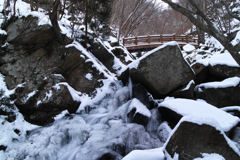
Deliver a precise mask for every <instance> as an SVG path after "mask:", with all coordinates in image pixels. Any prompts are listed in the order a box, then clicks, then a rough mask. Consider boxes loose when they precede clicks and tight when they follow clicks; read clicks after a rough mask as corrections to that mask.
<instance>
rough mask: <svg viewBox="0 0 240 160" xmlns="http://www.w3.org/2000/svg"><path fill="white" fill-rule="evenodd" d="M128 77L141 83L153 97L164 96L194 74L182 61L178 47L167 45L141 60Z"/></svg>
mask: <svg viewBox="0 0 240 160" xmlns="http://www.w3.org/2000/svg"><path fill="white" fill-rule="evenodd" d="M129 74H130V77H131V78H132V79H133V80H135V81H137V82H140V83H142V84H143V85H144V86H145V87H146V88H148V90H149V92H150V93H152V94H153V95H154V96H155V97H160V96H161V95H166V94H168V93H169V92H171V91H173V90H174V89H176V88H178V87H180V86H182V85H185V84H187V83H188V82H189V81H190V80H192V79H193V78H194V73H193V72H192V70H191V68H190V67H189V66H188V64H187V63H186V61H185V60H184V59H183V57H182V54H181V51H180V49H179V47H178V45H171V46H170V45H169V46H166V47H164V48H161V49H159V50H156V51H155V52H154V53H152V54H150V55H148V56H147V57H145V58H144V59H141V60H140V62H139V65H138V67H137V69H136V68H132V69H130V71H129Z"/></svg>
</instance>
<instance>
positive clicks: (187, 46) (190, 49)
mask: <svg viewBox="0 0 240 160" xmlns="http://www.w3.org/2000/svg"><path fill="white" fill-rule="evenodd" d="M195 49H196V48H195V47H194V46H193V45H191V44H186V45H184V46H183V50H184V51H186V52H192V51H194V50H195Z"/></svg>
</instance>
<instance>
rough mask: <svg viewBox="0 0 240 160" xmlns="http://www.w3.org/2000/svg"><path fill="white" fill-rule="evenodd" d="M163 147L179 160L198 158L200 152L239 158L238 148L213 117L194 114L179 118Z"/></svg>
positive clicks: (167, 152) (236, 159)
mask: <svg viewBox="0 0 240 160" xmlns="http://www.w3.org/2000/svg"><path fill="white" fill-rule="evenodd" d="M164 148H165V154H169V155H170V156H171V157H174V155H178V159H179V160H181V159H182V160H185V159H194V158H198V157H201V156H202V155H201V154H202V153H208V154H213V153H214V154H219V155H221V156H222V157H223V158H225V159H227V160H228V159H229V160H230V159H231V160H238V159H239V158H240V152H239V150H238V148H237V147H236V146H235V144H234V143H233V142H232V141H231V140H230V139H229V138H228V137H227V136H226V135H225V134H224V132H223V131H222V129H221V126H219V123H218V122H217V121H215V119H211V118H209V117H205V118H204V117H197V116H196V115H194V116H186V117H183V118H182V119H181V121H180V122H179V123H178V125H177V126H176V127H175V128H174V130H173V132H172V135H171V137H170V138H169V139H168V141H167V142H166V144H165V146H164Z"/></svg>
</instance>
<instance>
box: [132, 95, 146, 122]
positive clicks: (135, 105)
mask: <svg viewBox="0 0 240 160" xmlns="http://www.w3.org/2000/svg"><path fill="white" fill-rule="evenodd" d="M133 109H136V112H135V114H136V113H140V114H142V115H144V116H146V117H148V118H149V117H151V112H150V111H149V110H148V109H147V107H146V106H145V105H144V104H142V102H140V101H139V100H138V99H136V98H134V99H132V102H131V104H130V106H129V109H128V112H130V111H131V110H133Z"/></svg>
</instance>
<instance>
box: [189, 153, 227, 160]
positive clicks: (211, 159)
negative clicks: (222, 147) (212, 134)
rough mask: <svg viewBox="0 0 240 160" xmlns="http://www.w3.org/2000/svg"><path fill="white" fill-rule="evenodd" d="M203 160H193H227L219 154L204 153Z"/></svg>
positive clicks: (198, 159)
mask: <svg viewBox="0 0 240 160" xmlns="http://www.w3.org/2000/svg"><path fill="white" fill-rule="evenodd" d="M202 156H203V158H195V159H193V160H225V158H224V157H223V156H221V155H219V154H217V153H211V154H208V153H202Z"/></svg>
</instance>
